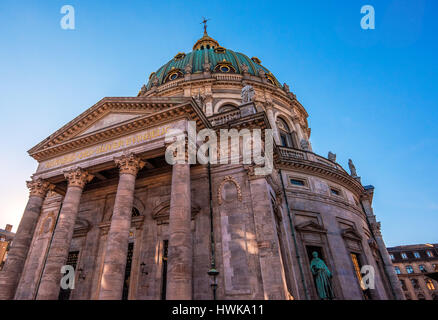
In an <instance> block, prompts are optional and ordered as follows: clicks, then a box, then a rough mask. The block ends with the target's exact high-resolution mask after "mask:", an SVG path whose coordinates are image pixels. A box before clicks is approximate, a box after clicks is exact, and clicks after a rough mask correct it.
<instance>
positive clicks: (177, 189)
mask: <svg viewBox="0 0 438 320" xmlns="http://www.w3.org/2000/svg"><path fill="white" fill-rule="evenodd" d="M171 192H172V194H171V198H170V213H169V257H168V269H167V270H168V271H167V289H166V292H167V295H166V298H167V299H168V300H190V299H192V263H193V262H192V255H193V252H192V251H193V248H192V234H191V228H190V224H191V192H190V165H189V164H188V163H185V164H178V163H177V164H174V165H173V168H172V190H171Z"/></svg>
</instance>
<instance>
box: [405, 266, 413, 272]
mask: <svg viewBox="0 0 438 320" xmlns="http://www.w3.org/2000/svg"><path fill="white" fill-rule="evenodd" d="M406 272H407V273H414V268H412V266H406Z"/></svg>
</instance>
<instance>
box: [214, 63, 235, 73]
mask: <svg viewBox="0 0 438 320" xmlns="http://www.w3.org/2000/svg"><path fill="white" fill-rule="evenodd" d="M214 71H215V72H222V73H235V72H236V70H235V69H234V68H233V66H232V65H231V64H228V63H227V64H225V63H220V64H218V65H217V66H216V68H214Z"/></svg>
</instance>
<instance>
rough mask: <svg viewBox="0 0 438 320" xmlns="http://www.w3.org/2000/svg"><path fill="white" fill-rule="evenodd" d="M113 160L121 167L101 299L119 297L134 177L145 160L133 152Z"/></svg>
mask: <svg viewBox="0 0 438 320" xmlns="http://www.w3.org/2000/svg"><path fill="white" fill-rule="evenodd" d="M115 162H116V164H117V166H118V167H119V169H120V178H119V185H118V187H117V194H116V200H115V203H114V210H113V215H112V218H111V226H110V230H109V232H108V240H107V243H106V249H105V258H104V265H103V273H102V279H101V283H100V292H99V299H100V300H120V299H122V291H123V282H124V280H125V268H126V257H127V254H128V238H129V228H130V227H131V216H132V205H133V202H134V190H135V178H136V175H137V172H138V170H140V169H141V168H142V167H143V166H144V164H145V163H144V162H143V161H141V160H140V159H139V158H137V157H136V156H134V155H133V154H130V155H124V156H122V157H120V158H116V159H115Z"/></svg>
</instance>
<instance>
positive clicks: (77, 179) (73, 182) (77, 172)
mask: <svg viewBox="0 0 438 320" xmlns="http://www.w3.org/2000/svg"><path fill="white" fill-rule="evenodd" d="M64 177H65V178H66V179H67V182H68V186H69V187H79V188H81V189H82V188H84V187H85V184H86V183H87V182H90V181H91V180H92V179H93V178H94V176H93V175H92V174H89V173H88V172H87V171H86V170H84V169H82V168H74V169H72V170H68V171H65V172H64Z"/></svg>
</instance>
